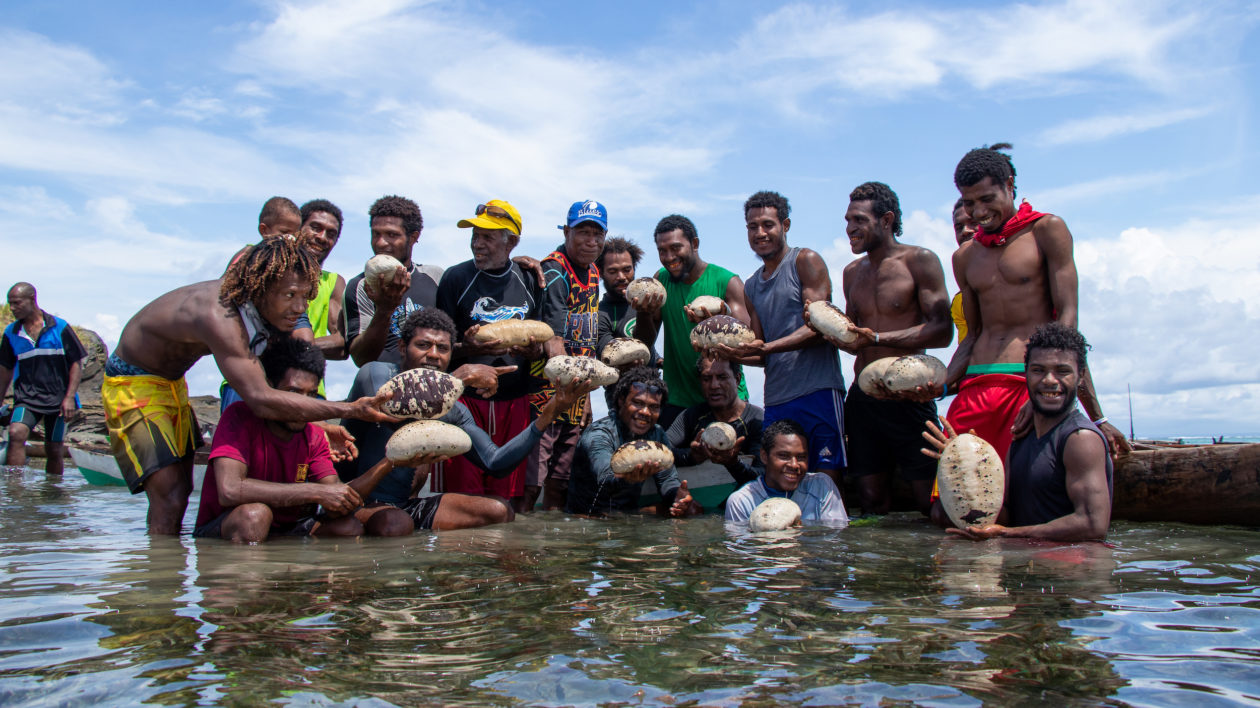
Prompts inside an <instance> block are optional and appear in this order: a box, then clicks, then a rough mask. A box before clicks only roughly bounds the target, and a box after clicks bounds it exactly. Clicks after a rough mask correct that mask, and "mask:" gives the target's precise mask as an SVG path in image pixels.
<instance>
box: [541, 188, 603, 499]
mask: <svg viewBox="0 0 1260 708" xmlns="http://www.w3.org/2000/svg"><path fill="white" fill-rule="evenodd" d="M559 228H560V229H562V230H563V231H564V244H563V245H561V246H560V247H559V248H557V249H556V250H555V251H553V252H552V253H551V255H549V256H547V257H546V258H544V259H543V262H542V269H543V281H544V286H543V292H542V303H541V307H540V308H539V319H541V320H542V321H543V322H546V323H547V324H548V325H551V329H552V331H553V332H555V334H556V336H554V337H552V338H551V339H550V340H549V341H548V342H547V343H546V345H545V350H546V354H547V357H553V356H558V355H561V354H568V355H570V356H594V355H595V343H596V340H597V336H598V327H597V325H598V318H599V268H596V267H595V259H597V258H599V254H600V253H601V252H602V251H603V250H604V236H605V235H606V234H607V233H608V210H607V209H605V208H604V205H603V204H600V203H599V202H596V201H592V200H586V201H582V202H574V203H573V206H571V207H569V215H568V218H567V219H566V220H565V223H564V225H563V226H560V227H559ZM546 363H547V362H546V360H545V359H540V360H538V361H535V362H534V364H533V366H532V367H531V371H532V373H533V374H534V376H536V377H537V378H538V379H539V383H540V385H541V390H540V391H539V392H538V393H535V394H533V395H531V397H530V403H531V404H532V405H533V407H534V411H535V415H537V413H538V411H541V410H542V408H543V406H545V405H547V401H549V400H551V396H552V395H553V394H554V393H555V389H554V387H552V386H551V384H550V383H549V382H547V381H546V379H545V378H544V377H543V366H544V365H545V364H546ZM588 405H589V401H588V400H587V397H583V398H582V400H581V401H579V402H578V403H576V404H574V405H573V406H571V407H570V408H569V409H568V410H566V411H564V412H563V413H561V414H560V415H558V416H557V417H556V420H555V422H553V423H552V424H551V425H549V426H548V427H547V430H546V431H545V432H544V433H543V437H542V440H541V441H540V442H539V444H538V447H536V448H534V452H533V453H531V454H530V456H529V463H528V467H527V469H526V476H525V497H526V502H527V507H528V508H533V506H534V501H535V500H536V499H538V496H539V494H542V497H543V508H544V509H563V508H564V507H565V503H566V501H567V498H568V491H569V467H570V466H571V465H572V463H573V454H574V452H575V451H576V450H577V443H578V439H579V438H580V437H581V434H582V418H583V415H584V414H585V412H586V407H587V406H588Z"/></svg>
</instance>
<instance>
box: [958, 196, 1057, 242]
mask: <svg viewBox="0 0 1260 708" xmlns="http://www.w3.org/2000/svg"><path fill="white" fill-rule="evenodd" d="M1043 216H1047V215H1046V214H1042V213H1041V212H1039V211H1033V208H1032V205H1031V204H1029V203H1028V200H1024V201H1023V202H1021V203H1020V205H1019V210H1018V211H1016V212H1015V216H1012V217H1011V218H1009V219H1007V220H1006V223H1005V224H1002V230H1001V231H999V232H997V233H995V234H991V233H989V232H987V231H985V230H984V229H977V230H976V237H975V238H976V240H977V241H979V242H980V245H981V246H985V247H987V248H993V247H995V246H1005V245H1006V239H1008V238H1010V237H1011V236H1014V235H1015V234H1017V233H1019V232H1020V231H1022V230H1024V229H1026V228H1028V225H1029V224H1031V223H1033V222H1034V221H1036V220H1037V219H1040V218H1041V217H1043Z"/></svg>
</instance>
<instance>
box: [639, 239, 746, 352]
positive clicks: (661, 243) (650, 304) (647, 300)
mask: <svg viewBox="0 0 1260 708" xmlns="http://www.w3.org/2000/svg"><path fill="white" fill-rule="evenodd" d="M653 240H654V241H655V242H656V255H657V256H658V257H659V258H660V260H661V266H663V267H664V268H665V272H666V273H667V274H668V277H669V279H670V280H673V281H676V282H683V283H686V284H688V285H691V284H693V283H695V282H696V281H697V280H699V279H700V276H701V275H703V274H704V269H705V268H707V267H708V265H709V264H708V262H707V261H705V260H704V259H703V258H701V257H700V239H699V238H694V239H688V238H687V234H686V233H685V232H683V230H682V229H674V230H673V231H665V232H662V233H659V234H656V235H655V236H653ZM722 300H724V301H725V303H726V307H725V312H724V313H723V314H729V315H730V316H731V317H734V318H735V319H737V320H739V321H740V322H743V323H744V324H749V323H750V322H751V320H750V318H749V314H748V307H747V306H746V305H745V303H744V281H742V280H740V279H739V278H737V277H736V278H731V279H730V280H729V281H727V283H726V292H725V293H723V295H722ZM631 304H632V305H633V306H634V309H635V311H636V312H638V314H639V323H640V324H642V325H644V326H646V327H649V328H650V330H649V331H648V332H647V333H648V334H650V335H651V337H650V339H651V340H652V341H656V333H657V331H659V329H660V326H661V307H662V306H663V305H664V304H665V301H664V298H662V297H661V296H660V295H648V296H646V297H644V298H640V299H639V300H636V301H634V302H632V303H631ZM682 308H683V312H684V313H686V315H687V319H689V320H691V321H692V322H700V321H701V320H703V319H705V317H706V316H708V315H709V314H720V313H703V312H695V311H693V310H692V309H691V305H690V303H682ZM637 336H638V334H637V331H636V337H637ZM644 341H647V340H644Z"/></svg>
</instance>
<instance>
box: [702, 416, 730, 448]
mask: <svg viewBox="0 0 1260 708" xmlns="http://www.w3.org/2000/svg"><path fill="white" fill-rule="evenodd" d="M738 439H739V436H738V435H736V434H735V427H734V426H732V425H731V424H730V423H723V422H722V421H717V422H716V423H709V424H708V425H707V426H705V428H704V430H702V431H700V442H702V443H704V444H705V445H706V446H707V447H708V448H709V449H711V450H718V451H723V452H724V451H726V450H730V449H731V448H733V447H735V441H736V440H738Z"/></svg>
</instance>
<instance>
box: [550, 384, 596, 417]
mask: <svg viewBox="0 0 1260 708" xmlns="http://www.w3.org/2000/svg"><path fill="white" fill-rule="evenodd" d="M597 388H599V387H598V386H596V385H595V384H593V383H591V381H590V379H575V380H573V381H570V382H569V383H567V384H564V385H562V386H557V387H556V392H555V394H554V395H553V396H552V397H553V398H554V399H555V401H556V410H557V411H567V410H569V409H570V408H572V407H573V404H575V403H577V402H578V401H580V400H582V398H583V397H584V396H586V394H588V393H590V392H591V391H594V390H595V389H597Z"/></svg>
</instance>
